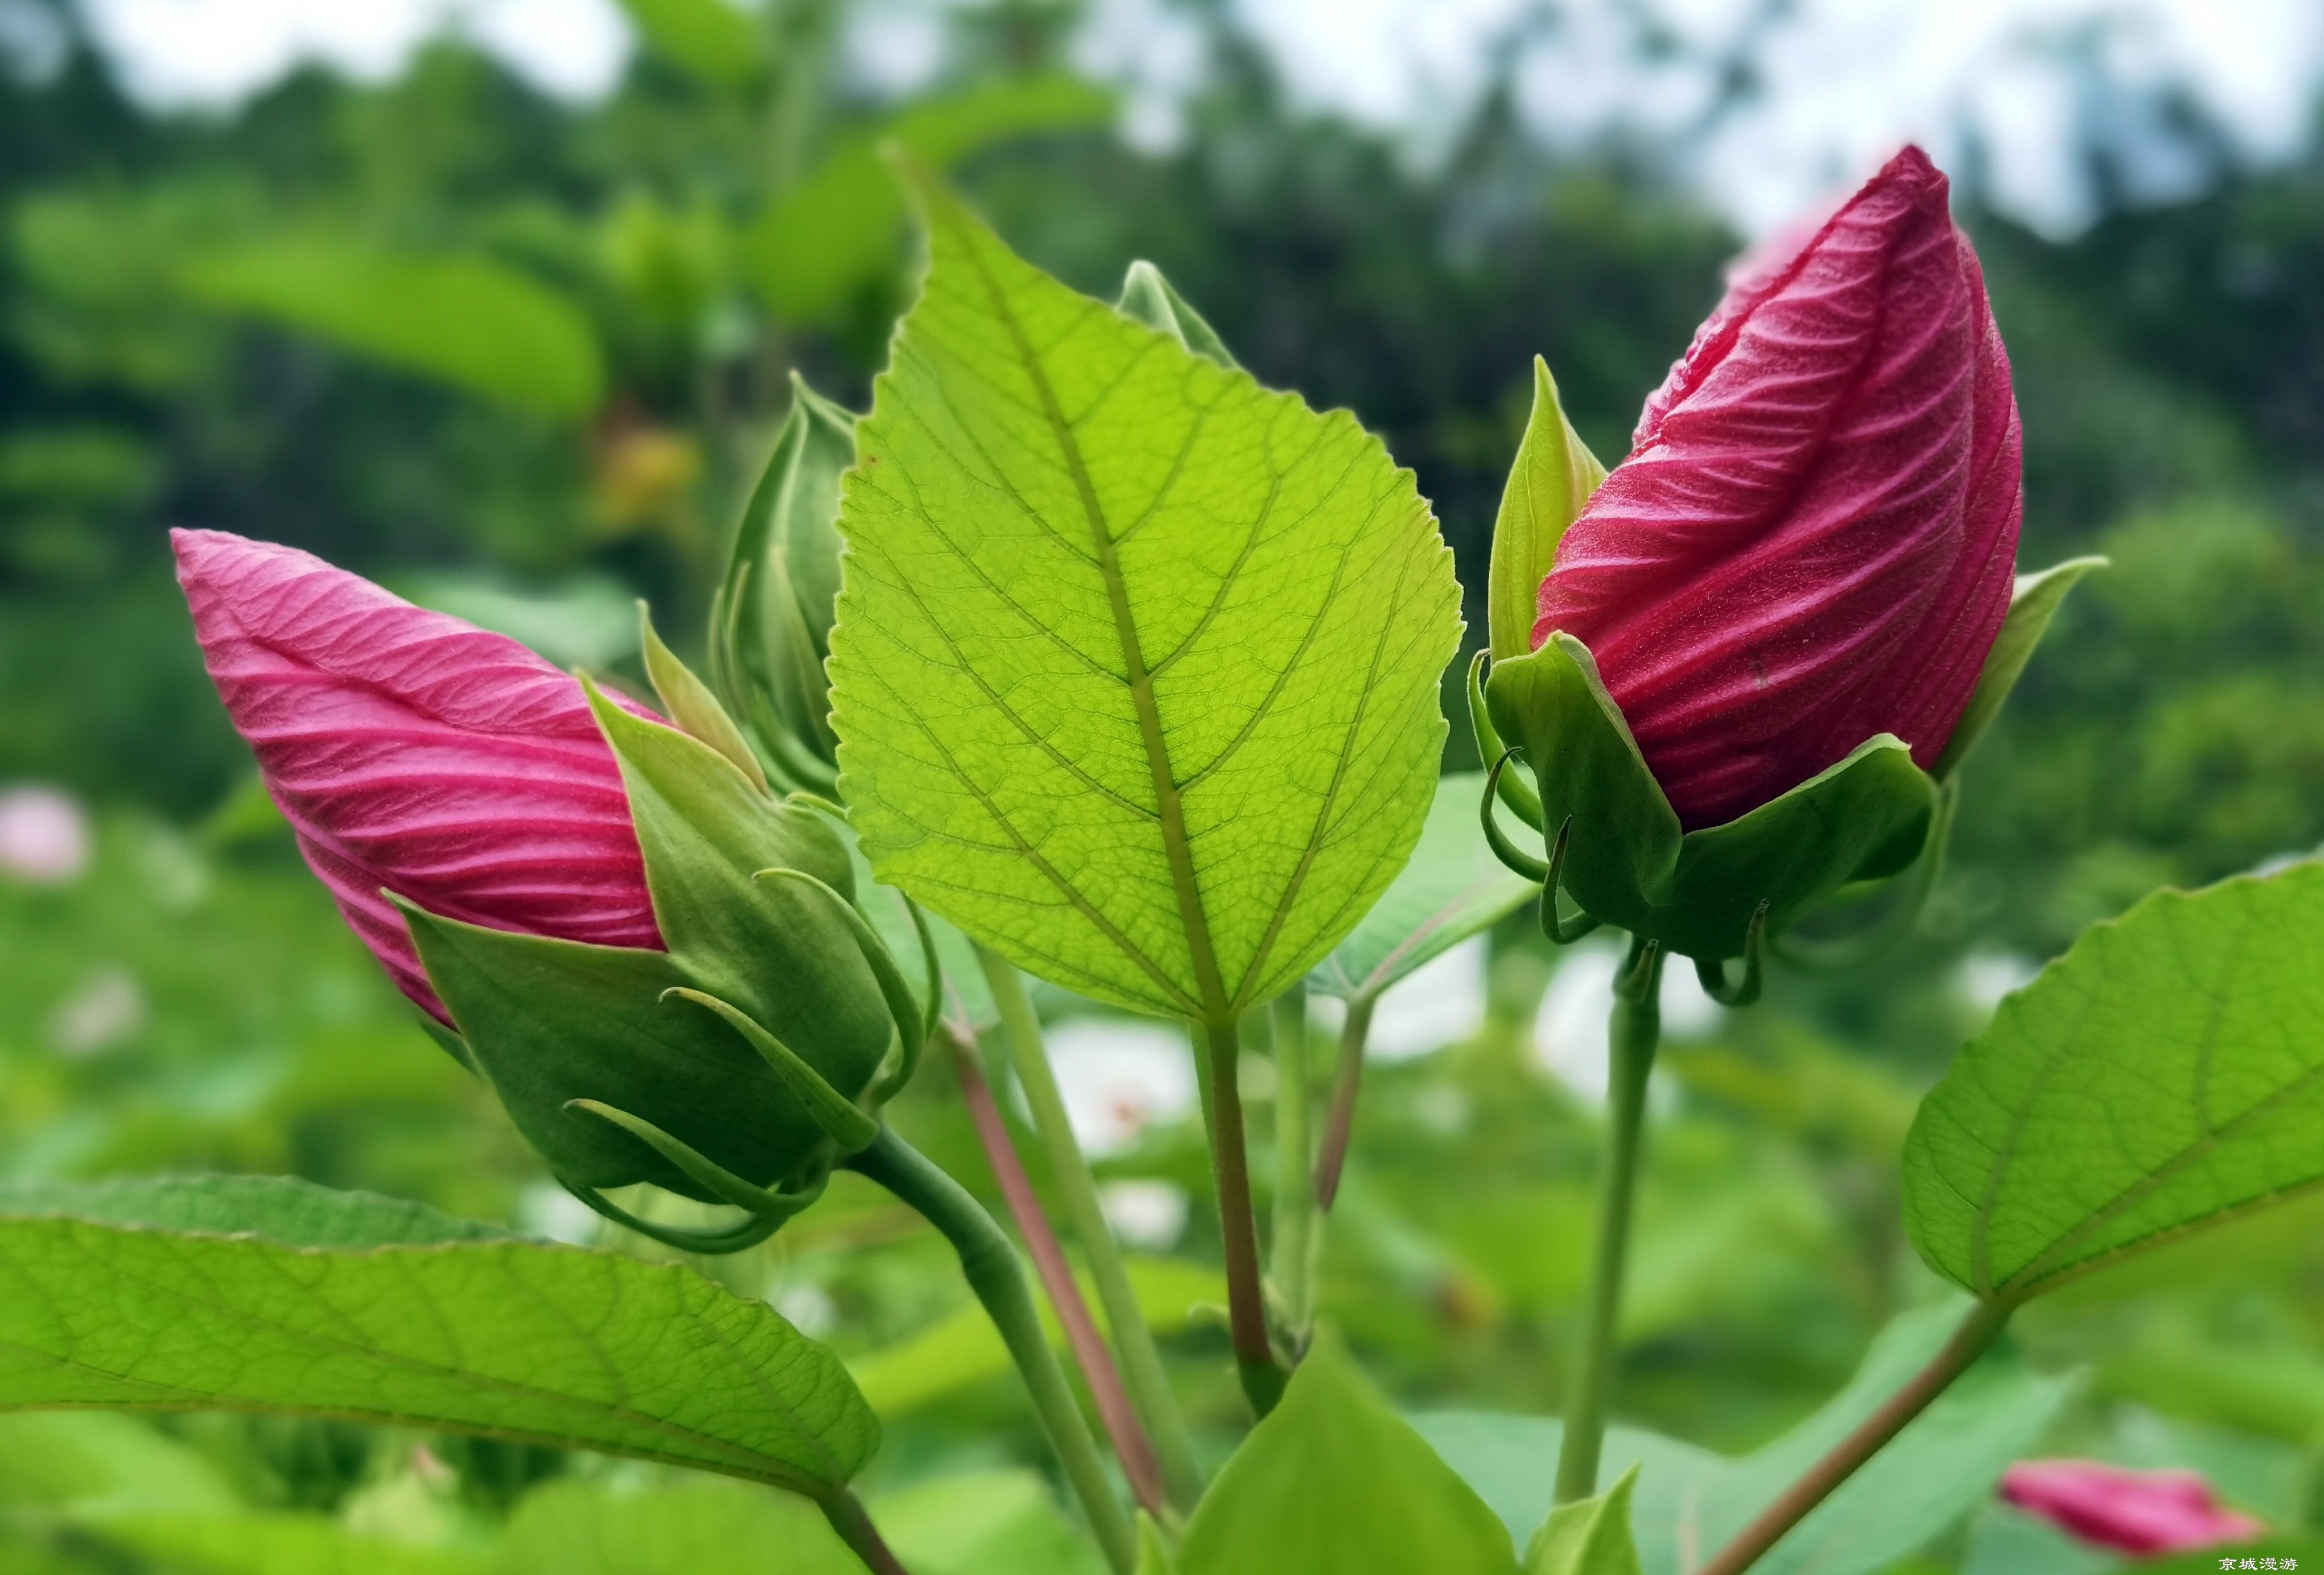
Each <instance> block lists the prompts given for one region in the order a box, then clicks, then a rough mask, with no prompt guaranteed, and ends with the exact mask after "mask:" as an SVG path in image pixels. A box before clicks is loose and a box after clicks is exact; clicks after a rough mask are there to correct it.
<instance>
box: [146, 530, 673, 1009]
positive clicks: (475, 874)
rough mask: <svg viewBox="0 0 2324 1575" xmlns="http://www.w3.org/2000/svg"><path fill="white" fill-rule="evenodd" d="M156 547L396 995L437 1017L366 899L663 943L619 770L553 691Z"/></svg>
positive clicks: (460, 632)
mask: <svg viewBox="0 0 2324 1575" xmlns="http://www.w3.org/2000/svg"><path fill="white" fill-rule="evenodd" d="M171 544H172V545H173V546H174V547H175V548H176V550H177V555H178V583H179V584H180V585H181V586H183V587H184V589H185V593H186V603H187V605H188V606H189V607H190V608H191V609H192V611H193V615H194V633H195V635H196V637H197V638H198V640H200V641H201V647H202V659H203V660H204V661H205V662H206V663H207V664H208V668H209V673H210V677H211V678H212V680H213V681H215V682H216V683H217V689H218V695H219V698H221V699H222V700H224V701H225V702H226V714H227V715H228V716H230V717H232V718H233V720H234V725H235V729H236V730H237V731H239V732H241V734H242V736H243V737H244V739H245V740H247V741H249V743H250V746H251V748H252V749H253V750H254V751H255V752H256V753H257V756H258V765H259V769H260V771H261V773H262V774H263V776H264V777H265V779H266V788H267V791H268V792H269V793H271V794H272V796H273V798H274V802H275V803H276V804H278V805H280V806H281V809H282V813H283V815H285V816H286V817H288V819H289V820H290V822H291V826H292V828H293V829H294V830H295V831H296V833H297V834H298V839H299V847H300V852H303V853H304V854H305V855H306V858H307V862H308V864H309V867H310V868H312V869H313V870H314V871H315V873H316V875H317V876H318V877H319V878H320V879H321V880H322V882H323V884H324V885H326V886H327V887H328V888H330V890H331V894H332V896H333V897H335V898H337V899H338V905H339V911H340V912H341V913H342V914H344V915H346V920H347V923H348V924H349V925H350V926H353V927H354V929H355V934H356V935H357V936H358V937H360V938H361V939H362V941H363V943H364V945H366V946H368V947H370V948H371V950H372V953H373V954H374V955H375V956H377V957H378V958H379V960H380V962H381V963H383V964H384V965H385V966H386V968H387V971H388V972H389V974H390V975H391V976H392V977H393V979H394V980H395V982H396V984H397V985H398V986H399V987H400V988H401V990H403V992H404V994H406V995H408V996H410V998H411V999H413V1000H415V1001H417V1002H419V1003H420V1006H422V1007H424V1008H426V1009H428V1010H429V1012H431V1013H433V1014H434V1015H435V1016H437V1017H438V1018H442V1019H443V1020H445V1021H446V1022H449V1021H450V1020H451V1018H450V1015H449V1014H448V1013H447V1011H446V1010H445V1009H444V1006H443V1003H442V1002H441V1001H439V1000H438V999H436V994H435V991H434V990H431V989H429V984H428V977H427V974H426V972H424V971H423V970H422V969H421V967H420V958H419V954H418V953H417V952H416V951H415V950H414V949H413V947H412V944H411V937H410V933H409V932H408V931H407V930H406V929H405V928H404V924H403V919H402V916H401V915H400V914H398V913H397V912H396V911H395V909H394V907H392V906H391V905H390V904H389V903H388V902H387V901H386V900H385V899H384V898H382V897H381V895H380V892H381V890H382V889H383V888H384V889H387V890H391V891H393V892H395V893H396V894H397V895H399V896H401V897H404V898H410V900H411V901H413V902H416V903H418V904H419V905H420V906H421V907H425V908H427V909H428V910H429V912H431V913H436V914H441V915H443V916H446V917H447V918H455V919H463V920H466V922H468V923H470V924H475V925H482V926H487V927H489V928H493V929H500V930H514V931H519V932H522V933H526V934H530V935H553V936H557V937H559V938H561V939H565V940H571V941H588V942H595V943H596V944H602V945H609V946H638V947H650V948H653V949H656V950H659V949H660V948H661V934H660V931H659V929H658V928H657V927H656V926H655V923H654V916H653V904H652V899H651V898H650V895H649V894H648V892H647V889H646V878H645V865H644V861H643V860H642V858H641V855H640V853H639V852H638V839H637V832H636V830H635V829H634V828H633V827H632V824H631V823H630V811H629V799H628V797H627V795H626V794H625V793H624V791H623V789H622V777H621V771H620V769H619V768H618V767H617V766H616V765H615V764H614V761H613V751H612V750H611V749H609V748H608V747H607V746H606V744H605V741H604V737H603V735H602V734H600V733H599V732H598V731H597V723H596V722H595V718H593V717H592V715H591V714H590V711H589V706H588V703H587V701H586V698H585V697H584V696H583V695H582V692H581V686H580V684H579V683H578V682H577V681H576V679H575V678H574V677H572V676H571V675H570V674H568V673H564V672H560V671H559V670H558V669H557V668H554V667H551V666H550V665H549V663H547V662H545V661H543V660H542V659H540V658H539V657H537V656H535V655H534V654H533V653H532V652H531V651H530V650H527V649H525V648H524V647H523V646H521V645H520V644H518V643H517V642H516V641H515V640H510V639H508V638H507V637H505V636H503V635H498V634H491V633H487V632H486V631H484V630H481V629H478V628H475V626H474V625H471V624H468V623H464V622H461V621H460V620H459V619H457V618H452V617H448V616H447V615H446V614H444V613H430V612H428V611H426V610H425V609H422V608H419V607H415V606H413V605H411V603H409V602H406V601H404V600H402V599H401V597H398V596H394V595H391V594H389V593H387V592H386V591H383V590H382V589H381V588H380V587H379V586H377V585H373V584H372V583H371V582H370V581H368V580H365V579H364V578H362V577H360V576H355V575H351V574H348V573H346V571H345V570H342V569H336V568H333V567H332V566H330V565H328V564H327V563H325V562H323V561H322V560H321V559H319V558H318V557H313V556H311V555H310V554H308V553H304V552H300V551H298V550H296V549H295V548H288V547H277V546H273V545H272V544H269V543H265V542H258V541H249V540H245V539H243V538H242V537H239V536H233V535H228V534H226V532H223V531H217V530H176V531H172V532H171ZM633 709H637V710H639V713H640V714H641V715H650V713H649V712H645V711H644V710H643V709H642V708H640V707H633Z"/></svg>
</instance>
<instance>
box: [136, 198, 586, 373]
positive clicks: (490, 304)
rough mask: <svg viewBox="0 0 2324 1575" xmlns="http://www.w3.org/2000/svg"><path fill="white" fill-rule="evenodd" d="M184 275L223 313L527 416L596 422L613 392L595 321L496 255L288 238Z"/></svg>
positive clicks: (199, 263)
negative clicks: (314, 339) (607, 388)
mask: <svg viewBox="0 0 2324 1575" xmlns="http://www.w3.org/2000/svg"><path fill="white" fill-rule="evenodd" d="M182 277H183V280H184V283H185V287H186V289H187V290H189V291H190V292H191V293H192V294H193V295H194V296H195V297H196V298H197V299H200V300H202V301H205V302H207V303H208V304H209V305H211V306H214V307H217V308H219V309H223V310H229V311H238V312H248V313H252V314H254V315H256V316H259V317H263V318H269V319H271V320H273V321H275V322H279V323H282V324H285V325H287V326H289V327H295V328H300V329H303V330H305V331H306V332H308V333H311V334H316V335H319V336H322V337H323V338H325V339H327V340H328V341H330V342H331V343H333V344H335V345H341V346H343V347H345V348H346V349H349V350H352V351H355V353H357V354H359V355H369V356H373V357H374V358H376V359H378V360H380V361H383V362H385V363H387V364H389V365H392V366H397V367H401V368H403V369H405V370H407V371H412V372H419V373H426V374H428V375H429V376H432V377H438V378H442V379H443V380H445V381H446V382H451V383H454V384H456V385H457V386H459V387H461V388H465V389H467V390H469V391H473V392H475V393H479V394H482V395H484V397H486V398H488V399H493V400H499V401H503V402H504V403H507V404H510V405H513V406H515V407H516V408H518V409H519V410H533V411H538V412H539V413H540V414H542V415H547V416H563V417H574V416H585V415H587V414H588V413H589V412H590V411H591V410H595V408H596V405H597V401H599V400H600V399H601V398H602V397H603V396H604V382H605V372H604V361H603V358H602V356H601V355H600V353H599V351H598V347H597V340H596V337H595V334H594V333H593V332H592V331H591V328H590V326H589V323H588V320H587V319H586V318H584V317H583V316H582V315H581V314H580V312H579V311H578V309H576V308H575V306H574V305H573V304H572V303H571V302H570V301H569V300H567V299H565V298H564V297H563V296H562V295H560V294H559V293H558V291H557V290H553V289H552V288H550V287H549V285H547V284H544V283H542V282H540V281H539V280H537V279H534V278H531V277H530V276H529V275H527V274H524V273H521V272H517V271H516V270H514V269H512V268H510V267H508V266H507V265H505V264H503V263H497V262H494V261H493V260H492V259H491V258H488V257H484V256H460V255H443V256H435V255H422V254H419V253H399V252H392V251H386V250H382V249H380V248H377V247H374V246H370V245H366V244H362V243H359V242H355V241H350V240H337V239H325V238H313V239H302V238H294V237H285V238H282V239H280V240H274V241H269V242H265V243H263V244H253V245H250V246H246V247H244V248H241V249H239V250H230V251H217V252H211V253H206V254H198V255H196V256H193V257H190V258H188V259H187V260H186V261H185V263H184V272H183V275H182Z"/></svg>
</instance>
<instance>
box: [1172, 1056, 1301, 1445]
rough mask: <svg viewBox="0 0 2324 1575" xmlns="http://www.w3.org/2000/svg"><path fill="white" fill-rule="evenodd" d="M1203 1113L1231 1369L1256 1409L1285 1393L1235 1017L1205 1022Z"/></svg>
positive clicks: (1199, 1059) (1262, 1410) (1268, 1407)
mask: <svg viewBox="0 0 2324 1575" xmlns="http://www.w3.org/2000/svg"><path fill="white" fill-rule="evenodd" d="M1202 1030H1203V1046H1202V1050H1201V1051H1200V1053H1198V1054H1197V1055H1196V1056H1195V1058H1194V1064H1195V1065H1196V1066H1197V1067H1198V1068H1200V1069H1201V1072H1202V1083H1203V1119H1205V1120H1207V1121H1208V1122H1209V1123H1210V1128H1211V1178H1212V1181H1213V1184H1214V1185H1215V1186H1216V1189H1217V1192H1218V1200H1219V1235H1220V1238H1221V1240H1222V1244H1223V1246H1224V1249H1225V1255H1226V1268H1227V1329H1228V1332H1229V1334H1230V1335H1231V1338H1232V1339H1233V1341H1234V1354H1235V1370H1236V1372H1237V1373H1238V1374H1239V1375H1240V1377H1241V1379H1242V1392H1243V1394H1244V1395H1246V1396H1247V1397H1248V1398H1249V1399H1250V1407H1251V1409H1252V1410H1253V1411H1254V1412H1256V1413H1257V1414H1259V1415H1261V1416H1265V1415H1266V1414H1268V1412H1270V1411H1272V1410H1274V1409H1275V1403H1276V1402H1277V1400H1280V1399H1281V1398H1283V1386H1284V1382H1285V1377H1286V1375H1285V1373H1284V1371H1283V1368H1282V1365H1281V1364H1280V1363H1278V1362H1277V1360H1276V1359H1275V1347H1274V1345H1273V1343H1272V1342H1271V1341H1270V1340H1268V1333H1267V1298H1266V1292H1265V1289H1264V1287H1263V1286H1262V1285H1261V1284H1260V1281H1259V1225H1258V1221H1257V1219H1256V1217H1255V1215H1254V1213H1253V1211H1252V1208H1251V1202H1250V1152H1249V1150H1248V1149H1247V1147H1245V1142H1244V1137H1243V1126H1242V1087H1241V1082H1240V1078H1241V1071H1242V1068H1241V1064H1240V1063H1241V1056H1242V1033H1241V1027H1240V1024H1238V1023H1237V1022H1236V1020H1235V1019H1234V1018H1225V1019H1223V1020H1222V1021H1213V1022H1208V1023H1204V1024H1203V1026H1202Z"/></svg>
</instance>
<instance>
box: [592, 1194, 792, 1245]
mask: <svg viewBox="0 0 2324 1575" xmlns="http://www.w3.org/2000/svg"><path fill="white" fill-rule="evenodd" d="M557 1179H558V1184H559V1185H560V1186H562V1187H563V1188H564V1189H565V1190H566V1191H567V1192H568V1193H572V1194H573V1195H574V1196H575V1197H576V1198H578V1199H580V1200H581V1201H582V1202H585V1203H586V1204H588V1205H589V1207H590V1208H591V1209H593V1210H595V1211H596V1212H597V1213H599V1214H602V1215H604V1217H605V1218H606V1219H608V1220H612V1221H613V1223H614V1224H616V1225H619V1226H620V1227H621V1228H622V1230H634V1231H636V1232H637V1233H638V1234H639V1235H641V1236H642V1237H644V1238H645V1239H647V1240H649V1241H659V1242H660V1243H661V1244H662V1245H663V1246H664V1247H667V1248H673V1249H675V1250H677V1251H678V1252H698V1253H700V1254H702V1255H703V1256H704V1257H718V1256H719V1255H721V1254H723V1253H729V1252H745V1251H748V1250H749V1249H750V1248H753V1247H756V1246H758V1245H759V1243H761V1241H764V1240H765V1239H767V1238H768V1237H770V1236H772V1235H773V1234H774V1233H775V1232H776V1231H778V1230H781V1229H782V1228H783V1222H782V1221H781V1220H770V1219H765V1218H762V1217H761V1216H760V1215H757V1214H745V1215H744V1216H743V1217H742V1220H741V1221H740V1222H738V1223H736V1224H733V1225H730V1226H728V1227H726V1228H725V1229H724V1230H687V1228H686V1227H685V1226H682V1225H663V1224H659V1223H657V1222H656V1221H654V1220H642V1219H640V1218H639V1217H638V1216H637V1215H635V1214H632V1213H631V1212H630V1211H628V1210H627V1209H624V1208H622V1206H621V1204H619V1203H617V1202H613V1199H611V1198H609V1197H607V1196H605V1194H604V1193H601V1192H599V1191H598V1190H597V1189H596V1188H595V1187H591V1186H583V1185H581V1184H578V1183H576V1182H570V1181H567V1180H566V1179H565V1178H564V1177H563V1176H559V1177H558V1178H557Z"/></svg>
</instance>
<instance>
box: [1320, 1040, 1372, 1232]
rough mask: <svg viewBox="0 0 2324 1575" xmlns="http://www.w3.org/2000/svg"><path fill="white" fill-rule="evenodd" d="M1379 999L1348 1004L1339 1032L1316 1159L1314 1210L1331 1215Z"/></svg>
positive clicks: (1353, 1124)
mask: <svg viewBox="0 0 2324 1575" xmlns="http://www.w3.org/2000/svg"><path fill="white" fill-rule="evenodd" d="M1377 1004H1378V1002H1377V999H1376V998H1374V997H1372V996H1370V995H1360V996H1358V997H1356V999H1353V1000H1351V1001H1350V1002H1349V1003H1348V1020H1347V1022H1346V1023H1345V1024H1344V1025H1342V1027H1341V1029H1340V1062H1339V1064H1338V1066H1336V1067H1335V1068H1333V1073H1332V1108H1331V1110H1330V1113H1329V1114H1327V1115H1326V1116H1325V1117H1324V1118H1323V1145H1322V1147H1321V1148H1320V1149H1319V1151H1318V1152H1317V1154H1316V1156H1315V1206H1316V1208H1317V1209H1319V1210H1320V1211H1323V1212H1324V1213H1326V1214H1328V1213H1330V1212H1331V1211H1332V1203H1333V1200H1334V1199H1336V1198H1338V1197H1339V1195H1340V1172H1341V1171H1342V1169H1344V1168H1345V1167H1346V1165H1347V1163H1348V1143H1349V1141H1350V1139H1351V1138H1352V1137H1353V1136H1354V1133H1355V1129H1356V1096H1357V1095H1358V1094H1359V1093H1360V1092H1362V1091H1363V1082H1364V1043H1365V1041H1366V1040H1367V1039H1369V1037H1370V1036H1371V1031H1372V1008H1373V1007H1374V1006H1375V1005H1377Z"/></svg>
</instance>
